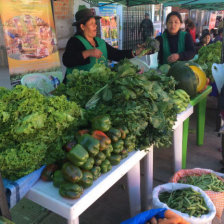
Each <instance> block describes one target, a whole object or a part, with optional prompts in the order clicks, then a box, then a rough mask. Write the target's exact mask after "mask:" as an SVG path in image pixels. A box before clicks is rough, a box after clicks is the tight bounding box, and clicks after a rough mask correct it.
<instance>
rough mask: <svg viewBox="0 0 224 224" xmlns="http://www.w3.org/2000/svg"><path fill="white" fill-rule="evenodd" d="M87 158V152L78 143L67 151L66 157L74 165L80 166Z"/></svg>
mask: <svg viewBox="0 0 224 224" xmlns="http://www.w3.org/2000/svg"><path fill="white" fill-rule="evenodd" d="M88 158H89V154H88V152H87V151H86V150H85V149H84V148H83V147H82V146H81V145H80V144H77V145H76V146H75V147H73V148H72V150H71V151H69V152H68V153H67V159H68V160H70V161H71V162H72V163H73V164H74V165H76V166H81V165H83V164H84V163H85V162H86V161H87V159H88Z"/></svg>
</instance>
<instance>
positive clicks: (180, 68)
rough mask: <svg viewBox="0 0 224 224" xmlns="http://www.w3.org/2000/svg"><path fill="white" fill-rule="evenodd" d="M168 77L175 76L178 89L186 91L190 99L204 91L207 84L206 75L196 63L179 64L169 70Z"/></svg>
mask: <svg viewBox="0 0 224 224" xmlns="http://www.w3.org/2000/svg"><path fill="white" fill-rule="evenodd" d="M168 76H173V77H174V79H175V80H176V81H177V82H178V84H177V86H176V87H177V89H183V90H185V91H186V92H187V93H188V95H189V96H190V97H194V96H195V95H196V94H197V93H199V92H201V91H203V90H204V88H205V86H206V82H207V78H206V74H205V73H204V71H203V70H202V68H201V67H200V66H199V65H198V64H196V63H194V62H186V61H185V62H183V61H181V62H177V63H175V64H174V65H173V66H172V67H171V68H170V70H169V72H168Z"/></svg>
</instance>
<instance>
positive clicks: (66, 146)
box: [62, 140, 77, 152]
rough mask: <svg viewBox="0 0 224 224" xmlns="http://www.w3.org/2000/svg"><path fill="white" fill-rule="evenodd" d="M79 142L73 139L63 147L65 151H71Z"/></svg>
mask: <svg viewBox="0 0 224 224" xmlns="http://www.w3.org/2000/svg"><path fill="white" fill-rule="evenodd" d="M76 144H77V141H75V140H72V141H71V142H68V143H67V144H65V145H64V146H63V147H62V148H63V149H64V151H66V152H69V151H71V150H72V148H73V147H74V146H75V145H76Z"/></svg>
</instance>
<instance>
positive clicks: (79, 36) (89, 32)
mask: <svg viewBox="0 0 224 224" xmlns="http://www.w3.org/2000/svg"><path fill="white" fill-rule="evenodd" d="M100 18H101V17H99V16H95V15H94V13H93V11H92V10H91V9H88V8H85V9H82V10H80V11H78V12H77V13H76V15H75V19H76V22H75V23H73V25H74V26H76V27H77V32H76V34H75V35H74V36H73V37H71V38H70V39H69V40H68V43H67V45H66V49H65V52H64V54H63V58H62V61H63V64H64V65H65V66H66V67H67V71H66V74H68V73H71V72H72V70H73V69H79V70H86V71H88V70H90V69H91V68H92V67H93V65H94V64H95V63H96V62H103V63H105V64H106V63H107V60H113V61H120V60H121V59H124V58H133V57H134V56H137V55H139V54H140V53H141V52H142V50H143V48H138V49H136V50H135V51H133V50H118V49H116V48H113V47H112V46H110V45H109V44H107V43H106V42H105V41H104V40H103V39H100V38H98V37H96V34H97V25H96V19H100Z"/></svg>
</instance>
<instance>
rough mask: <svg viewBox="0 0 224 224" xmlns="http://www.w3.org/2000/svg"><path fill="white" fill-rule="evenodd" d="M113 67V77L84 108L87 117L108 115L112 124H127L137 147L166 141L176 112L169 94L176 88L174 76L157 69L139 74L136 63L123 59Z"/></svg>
mask: <svg viewBox="0 0 224 224" xmlns="http://www.w3.org/2000/svg"><path fill="white" fill-rule="evenodd" d="M116 69H117V75H116V77H115V78H114V80H112V81H111V82H110V83H108V84H107V85H106V86H105V88H103V89H102V92H97V93H96V94H95V95H94V96H93V98H92V99H93V102H94V103H95V107H94V108H92V109H91V110H89V111H87V114H88V118H89V119H90V120H91V119H92V118H93V117H95V116H96V115H104V114H108V115H110V117H111V121H112V123H113V125H114V126H115V127H119V126H120V125H122V126H125V127H127V128H128V130H129V132H130V134H131V135H132V141H133V144H136V145H137V147H138V148H141V149H143V148H145V147H147V146H149V145H151V144H154V145H155V146H167V145H169V144H170V143H171V138H172V126H173V124H174V122H175V120H176V114H177V108H176V106H175V104H174V102H173V100H172V98H171V94H173V93H174V89H175V81H174V79H173V78H172V77H167V76H165V75H162V74H160V73H159V72H157V71H156V70H149V71H148V72H146V73H143V74H142V75H139V74H138V73H137V71H138V70H137V69H136V67H135V66H133V65H132V64H131V63H130V62H129V61H126V60H125V61H123V62H122V63H120V64H119V65H118V66H117V67H116ZM96 99H98V100H96ZM90 104H91V100H90V102H88V105H90ZM130 138H131V137H130Z"/></svg>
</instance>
